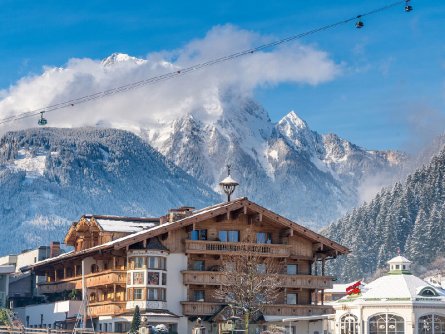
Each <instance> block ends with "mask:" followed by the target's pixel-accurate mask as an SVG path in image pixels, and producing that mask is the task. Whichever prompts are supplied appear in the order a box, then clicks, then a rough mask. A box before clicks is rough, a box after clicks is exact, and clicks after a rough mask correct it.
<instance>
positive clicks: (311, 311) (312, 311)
mask: <svg viewBox="0 0 445 334" xmlns="http://www.w3.org/2000/svg"><path fill="white" fill-rule="evenodd" d="M329 313H334V308H333V307H332V306H327V305H287V304H275V305H267V306H266V307H265V308H264V311H263V314H265V315H278V316H280V315H281V316H286V317H288V316H309V315H323V314H329Z"/></svg>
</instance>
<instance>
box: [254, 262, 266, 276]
mask: <svg viewBox="0 0 445 334" xmlns="http://www.w3.org/2000/svg"><path fill="white" fill-rule="evenodd" d="M256 271H257V273H258V274H265V273H266V265H265V264H264V263H258V264H257V265H256Z"/></svg>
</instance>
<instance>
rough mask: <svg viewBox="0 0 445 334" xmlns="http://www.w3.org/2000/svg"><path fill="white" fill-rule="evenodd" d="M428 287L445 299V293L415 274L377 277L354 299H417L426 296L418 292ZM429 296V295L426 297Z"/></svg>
mask: <svg viewBox="0 0 445 334" xmlns="http://www.w3.org/2000/svg"><path fill="white" fill-rule="evenodd" d="M426 287H430V288H431V289H433V290H434V291H435V292H437V295H438V296H435V298H441V299H442V300H443V301H445V295H443V294H442V293H441V292H440V291H438V290H437V289H435V288H434V287H433V286H431V285H430V284H428V283H427V282H425V281H424V280H422V279H420V278H419V277H417V276H414V275H386V276H383V277H380V278H378V279H376V280H375V281H373V282H371V283H369V284H367V285H366V289H365V290H364V292H363V293H362V294H361V295H359V296H358V297H357V298H355V299H354V301H367V300H371V301H375V300H382V301H386V300H403V299H406V300H416V298H425V297H424V296H420V295H419V294H418V293H419V292H420V291H421V290H422V289H423V288H426ZM348 298H349V297H347V296H346V297H343V298H342V299H340V300H339V301H338V302H337V303H342V302H345V301H347V300H348ZM426 298H428V297H426Z"/></svg>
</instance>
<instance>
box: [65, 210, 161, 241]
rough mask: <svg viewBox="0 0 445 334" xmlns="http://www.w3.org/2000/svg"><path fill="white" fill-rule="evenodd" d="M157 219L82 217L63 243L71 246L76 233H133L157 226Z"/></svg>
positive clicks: (73, 225)
mask: <svg viewBox="0 0 445 334" xmlns="http://www.w3.org/2000/svg"><path fill="white" fill-rule="evenodd" d="M159 222H160V219H159V218H137V217H121V216H104V215H83V216H82V217H80V219H79V221H77V222H74V223H73V224H72V225H71V227H70V228H69V230H68V232H67V233H66V236H65V240H64V241H65V243H66V244H72V243H73V242H74V241H75V239H76V232H77V231H87V230H95V231H102V232H115V233H127V234H128V233H135V232H139V231H142V230H147V229H149V228H152V227H154V226H156V225H159Z"/></svg>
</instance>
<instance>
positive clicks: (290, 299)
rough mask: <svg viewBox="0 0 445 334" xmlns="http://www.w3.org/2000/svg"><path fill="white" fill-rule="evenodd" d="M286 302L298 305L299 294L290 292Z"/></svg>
mask: <svg viewBox="0 0 445 334" xmlns="http://www.w3.org/2000/svg"><path fill="white" fill-rule="evenodd" d="M286 303H287V304H289V305H297V304H298V294H296V293H288V294H287V296H286Z"/></svg>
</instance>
